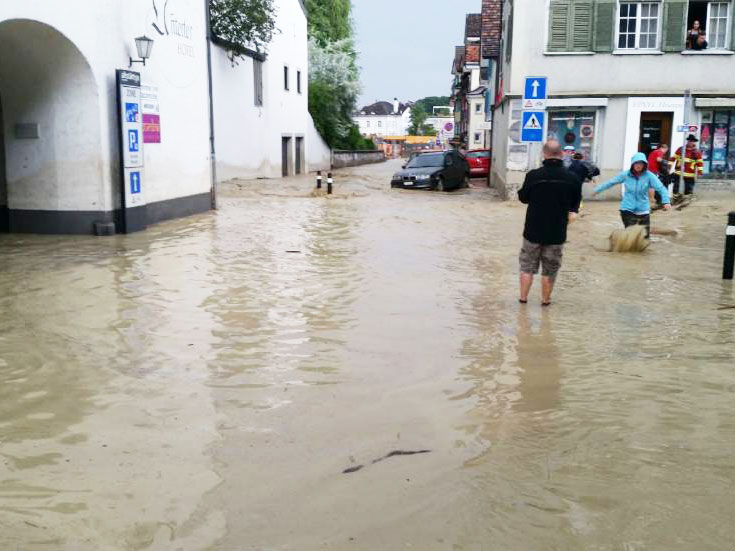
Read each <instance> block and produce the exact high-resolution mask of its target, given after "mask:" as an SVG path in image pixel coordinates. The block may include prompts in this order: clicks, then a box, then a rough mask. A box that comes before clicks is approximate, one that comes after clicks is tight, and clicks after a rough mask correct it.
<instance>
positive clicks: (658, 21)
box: [615, 0, 663, 52]
mask: <svg viewBox="0 0 735 551" xmlns="http://www.w3.org/2000/svg"><path fill="white" fill-rule="evenodd" d="M622 4H638V8H637V9H636V17H635V21H636V23H635V46H634V47H633V48H628V47H624V48H621V47H620V46H619V44H620V12H621V9H620V8H621V7H622ZM644 4H649V5H655V6H656V7H657V8H656V9H657V12H658V16H657V18H656V45H655V46H654V47H652V48H641V47H640V42H641V17H642V14H643V5H644ZM662 11H663V3H662V2H645V1H643V0H640V1H639V0H619V1H618V4H617V11H616V14H615V51H616V52H659V51H661V35H662V32H661V31H662V29H661V26H662V21H661V15H662V13H661V12H662ZM625 34H629V33H625ZM646 34H649V33H646Z"/></svg>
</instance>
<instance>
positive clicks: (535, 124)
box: [521, 111, 546, 143]
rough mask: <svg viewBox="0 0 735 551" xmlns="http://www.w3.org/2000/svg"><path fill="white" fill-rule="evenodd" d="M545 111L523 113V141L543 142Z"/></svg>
mask: <svg viewBox="0 0 735 551" xmlns="http://www.w3.org/2000/svg"><path fill="white" fill-rule="evenodd" d="M545 118H546V112H545V111H523V117H522V118H521V141H522V142H531V143H534V142H543V141H544V120H545Z"/></svg>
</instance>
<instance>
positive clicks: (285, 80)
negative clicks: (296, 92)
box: [283, 65, 288, 90]
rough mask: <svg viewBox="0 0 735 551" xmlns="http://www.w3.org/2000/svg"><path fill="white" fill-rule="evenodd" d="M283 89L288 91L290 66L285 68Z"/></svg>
mask: <svg viewBox="0 0 735 551" xmlns="http://www.w3.org/2000/svg"><path fill="white" fill-rule="evenodd" d="M283 89H284V90H288V65H284V66H283Z"/></svg>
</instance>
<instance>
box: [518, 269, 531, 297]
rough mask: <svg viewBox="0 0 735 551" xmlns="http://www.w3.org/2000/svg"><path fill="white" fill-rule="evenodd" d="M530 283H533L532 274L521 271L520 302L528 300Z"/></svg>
mask: <svg viewBox="0 0 735 551" xmlns="http://www.w3.org/2000/svg"><path fill="white" fill-rule="evenodd" d="M531 285H533V274H527V273H526V272H521V298H520V301H521V302H526V301H527V300H528V292H529V291H530V290H531Z"/></svg>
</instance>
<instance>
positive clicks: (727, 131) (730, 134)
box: [699, 110, 735, 178]
mask: <svg viewBox="0 0 735 551" xmlns="http://www.w3.org/2000/svg"><path fill="white" fill-rule="evenodd" d="M701 120H702V130H701V132H700V136H699V137H700V142H699V149H700V151H701V152H702V160H703V161H704V173H705V174H709V175H711V176H713V177H720V178H723V177H726V178H735V110H733V111H724V110H723V111H705V112H703V113H702V119H701Z"/></svg>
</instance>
